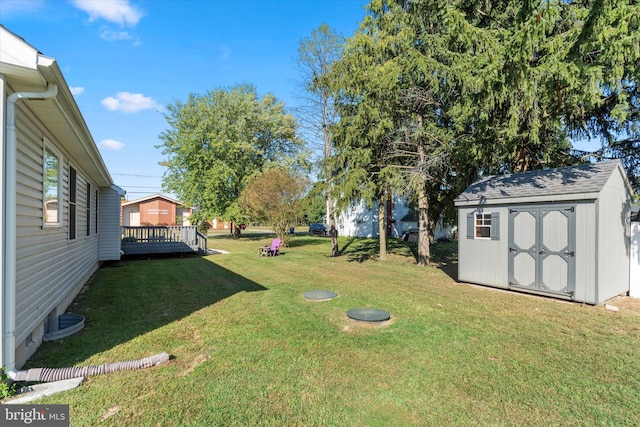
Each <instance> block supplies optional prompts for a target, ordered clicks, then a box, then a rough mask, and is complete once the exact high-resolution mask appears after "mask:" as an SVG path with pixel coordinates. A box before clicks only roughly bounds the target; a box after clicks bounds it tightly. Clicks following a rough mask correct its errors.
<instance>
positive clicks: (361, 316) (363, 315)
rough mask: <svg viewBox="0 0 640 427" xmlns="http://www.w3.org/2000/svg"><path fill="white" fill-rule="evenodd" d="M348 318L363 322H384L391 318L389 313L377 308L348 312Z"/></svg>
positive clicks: (356, 309) (355, 309) (357, 309)
mask: <svg viewBox="0 0 640 427" xmlns="http://www.w3.org/2000/svg"><path fill="white" fill-rule="evenodd" d="M347 316H348V317H350V318H351V319H354V320H361V321H363V322H383V321H385V320H389V319H390V318H391V315H389V313H387V312H386V311H384V310H378V309H376V308H354V309H351V310H349V311H347Z"/></svg>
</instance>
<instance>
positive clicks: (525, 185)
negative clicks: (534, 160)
mask: <svg viewBox="0 0 640 427" xmlns="http://www.w3.org/2000/svg"><path fill="white" fill-rule="evenodd" d="M619 164H620V162H619V161H617V160H614V161H606V162H599V163H592V164H585V165H579V166H568V167H564V168H556V169H545V170H538V171H530V172H522V173H514V174H508V175H492V176H488V177H485V178H483V179H481V180H479V181H477V182H475V183H474V184H471V185H470V186H469V187H468V188H467V189H466V190H465V191H464V192H463V193H462V194H460V196H458V197H457V198H456V200H455V201H456V204H457V203H458V202H461V203H462V202H470V201H474V200H478V201H479V200H481V199H483V200H486V201H490V200H496V199H512V198H519V199H520V198H529V197H531V198H539V197H548V198H549V200H552V199H553V197H552V196H560V195H563V196H566V195H568V194H576V195H579V194H583V195H584V194H587V193H598V192H600V190H602V188H603V187H604V185H605V184H606V182H607V180H608V179H609V177H610V176H611V174H612V173H613V171H614V170H615V169H616V168H617V167H618V165H619ZM577 198H580V197H577Z"/></svg>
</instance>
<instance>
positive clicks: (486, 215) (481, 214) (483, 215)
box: [473, 211, 491, 240]
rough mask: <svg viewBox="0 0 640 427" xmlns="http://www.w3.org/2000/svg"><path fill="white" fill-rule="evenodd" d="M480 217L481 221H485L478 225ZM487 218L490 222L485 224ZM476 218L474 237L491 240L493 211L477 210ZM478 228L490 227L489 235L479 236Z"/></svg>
mask: <svg viewBox="0 0 640 427" xmlns="http://www.w3.org/2000/svg"><path fill="white" fill-rule="evenodd" d="M478 217H481V221H482V222H483V223H482V224H480V225H478ZM487 218H488V220H489V223H488V224H485V223H484V222H486V221H487ZM474 219H475V221H474V223H473V236H474V239H482V240H491V212H485V211H482V212H476V213H475V217H474ZM478 228H486V229H489V235H488V236H486V237H483V236H478Z"/></svg>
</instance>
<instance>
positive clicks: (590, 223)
mask: <svg viewBox="0 0 640 427" xmlns="http://www.w3.org/2000/svg"><path fill="white" fill-rule="evenodd" d="M595 230H596V206H595V203H594V202H592V201H589V202H585V203H578V204H577V205H576V289H575V292H576V293H575V299H576V300H577V301H585V302H586V301H589V302H593V301H596V285H597V281H596V271H597V266H598V263H597V260H598V258H597V256H596V255H597V253H598V251H597V250H596V241H597V233H596V232H595Z"/></svg>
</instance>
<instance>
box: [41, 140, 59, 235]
mask: <svg viewBox="0 0 640 427" xmlns="http://www.w3.org/2000/svg"><path fill="white" fill-rule="evenodd" d="M61 163H62V162H61V160H60V156H59V155H58V154H57V153H56V152H54V151H53V150H52V149H50V148H49V147H45V148H44V158H43V187H44V188H43V190H44V197H43V205H44V206H43V212H44V215H43V216H44V218H43V220H44V225H45V226H52V225H60V221H61V218H62V215H61V213H60V212H61V207H62V206H61V204H60V200H59V197H60V194H62V192H61V191H60V183H61V182H62V179H61V168H60V164H61Z"/></svg>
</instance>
